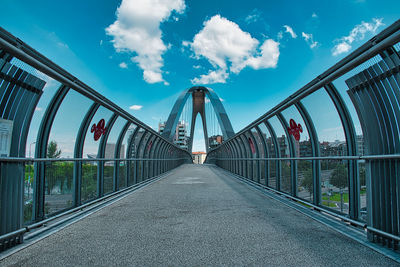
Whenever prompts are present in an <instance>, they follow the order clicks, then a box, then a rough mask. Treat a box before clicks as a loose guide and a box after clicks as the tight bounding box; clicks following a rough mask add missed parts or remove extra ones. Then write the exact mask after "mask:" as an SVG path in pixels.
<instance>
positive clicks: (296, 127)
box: [288, 119, 303, 141]
mask: <svg viewBox="0 0 400 267" xmlns="http://www.w3.org/2000/svg"><path fill="white" fill-rule="evenodd" d="M289 124H290V127H288V131H289V134H291V135H293V137H294V139H296V141H299V140H300V133H302V132H303V128H302V127H301V124H300V123H299V124H297V123H296V122H295V121H294V120H293V119H290V122H289Z"/></svg>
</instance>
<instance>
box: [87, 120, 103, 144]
mask: <svg viewBox="0 0 400 267" xmlns="http://www.w3.org/2000/svg"><path fill="white" fill-rule="evenodd" d="M105 125H106V122H105V121H104V119H101V120H99V122H98V123H97V125H96V123H95V124H93V125H92V128H91V129H90V132H91V133H94V135H93V138H94V141H97V140H99V139H100V137H101V136H102V135H103V134H105V132H106V128H104V126H105Z"/></svg>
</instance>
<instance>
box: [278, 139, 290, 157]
mask: <svg viewBox="0 0 400 267" xmlns="http://www.w3.org/2000/svg"><path fill="white" fill-rule="evenodd" d="M277 139H278V144H279V149H280V152H281V157H283V158H288V157H290V153H289V144H288V140H287V138H286V136H285V135H282V136H281V137H278V138H277Z"/></svg>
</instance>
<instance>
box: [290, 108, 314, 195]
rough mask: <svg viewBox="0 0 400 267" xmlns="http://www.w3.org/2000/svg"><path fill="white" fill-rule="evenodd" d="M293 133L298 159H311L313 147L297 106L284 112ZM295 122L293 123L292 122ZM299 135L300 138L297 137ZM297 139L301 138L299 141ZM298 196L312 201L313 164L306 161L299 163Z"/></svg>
mask: <svg viewBox="0 0 400 267" xmlns="http://www.w3.org/2000/svg"><path fill="white" fill-rule="evenodd" d="M282 115H283V116H284V118H285V119H286V121H287V122H288V123H289V127H290V128H291V129H292V131H293V136H294V138H292V140H293V141H294V143H295V151H296V157H311V156H312V147H311V140H310V136H309V134H308V130H307V127H306V124H305V123H304V120H303V117H302V116H301V115H300V113H299V111H298V110H297V108H296V107H295V106H290V107H289V108H287V109H285V110H284V111H283V112H282ZM291 120H293V121H291ZM297 134H299V135H298V136H296V135H297ZM297 138H299V139H298V140H297ZM297 185H298V186H297V196H298V197H300V198H303V199H305V200H308V201H312V200H313V199H312V196H313V194H312V193H313V179H312V162H311V161H306V160H299V161H297Z"/></svg>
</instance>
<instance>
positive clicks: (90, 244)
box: [0, 165, 396, 266]
mask: <svg viewBox="0 0 400 267" xmlns="http://www.w3.org/2000/svg"><path fill="white" fill-rule="evenodd" d="M395 264H396V262H394V261H392V260H390V259H389V258H386V257H385V256H383V255H381V254H379V253H377V252H375V251H373V250H371V249H370V248H367V247H365V246H363V245H361V244H359V243H358V242H356V241H353V240H352V239H350V238H347V237H345V236H343V235H342V234H340V233H338V232H336V231H334V230H332V229H330V228H328V227H326V226H325V225H323V224H321V223H319V222H317V221H314V220H312V219H311V218H309V217H307V216H305V215H303V214H301V213H299V212H298V211H296V210H294V209H291V208H289V207H287V206H286V205H284V204H282V203H280V202H278V201H276V200H274V199H271V198H269V197H268V196H266V195H264V194H262V193H261V192H259V191H257V190H254V189H253V188H252V187H250V186H247V185H244V184H243V183H241V182H240V181H238V180H237V179H234V178H232V177H229V175H227V173H226V172H225V171H222V170H221V169H218V168H217V167H214V166H210V165H183V166H181V167H179V168H177V169H175V170H173V171H172V172H170V173H169V174H168V175H167V176H166V177H165V178H163V179H161V180H159V181H157V182H155V183H153V184H151V185H149V186H146V187H144V188H142V189H139V190H138V191H135V192H133V193H132V194H130V195H128V196H127V197H125V198H123V199H122V200H120V201H118V202H116V203H114V204H112V205H109V206H107V207H105V208H103V209H101V210H100V211H98V212H96V213H94V214H92V215H90V216H88V217H86V218H84V219H82V220H80V221H78V222H76V223H74V224H72V225H70V226H68V227H66V228H64V229H62V230H60V231H58V232H57V233H55V234H53V235H50V236H49V237H47V238H45V239H42V240H41V241H39V242H37V243H35V244H33V245H31V246H29V247H27V248H25V249H23V250H21V251H19V252H17V253H16V254H13V255H11V256H10V257H8V258H6V259H4V260H3V261H0V265H1V266H9V265H18V266H20V265H22V266H71V265H80V266H93V265H96V266H115V265H127V266H134V265H135V266H153V265H160V266H161V265H162V266H167V265H168V266H195V265H209V266H210V265H213V266H215V265H219V266H220V265H239V266H241V265H268V266H271V265H272V266H277V265H279V266H282V265H284V266H286V265H290V266H315V265H317V266H338V265H340V266H342V265H344V266H360V265H363V266H367V265H368V266H378V265H379V266H393V265H395Z"/></svg>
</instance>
